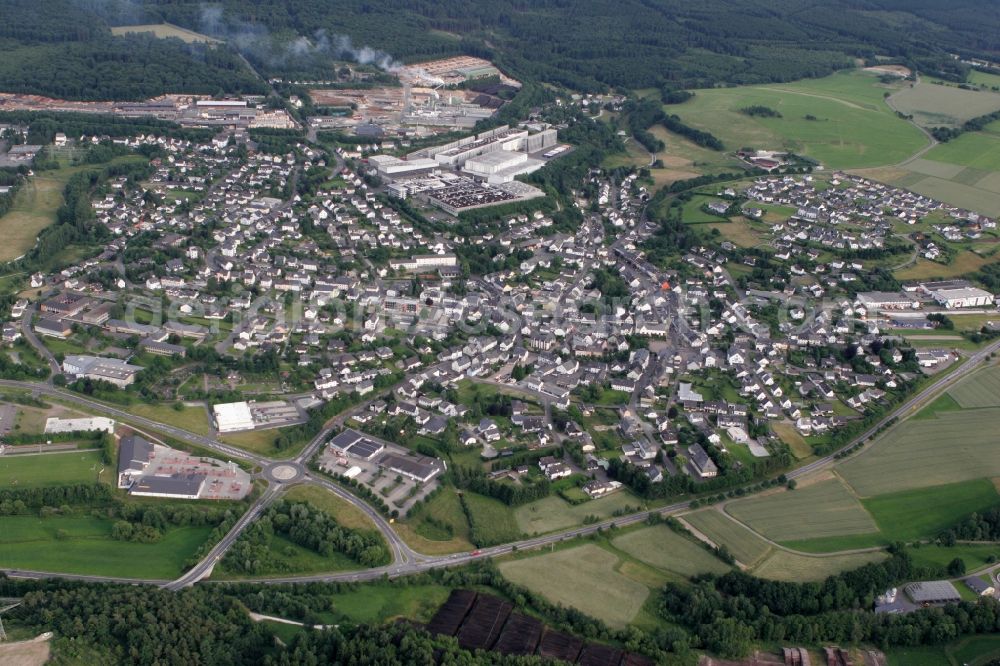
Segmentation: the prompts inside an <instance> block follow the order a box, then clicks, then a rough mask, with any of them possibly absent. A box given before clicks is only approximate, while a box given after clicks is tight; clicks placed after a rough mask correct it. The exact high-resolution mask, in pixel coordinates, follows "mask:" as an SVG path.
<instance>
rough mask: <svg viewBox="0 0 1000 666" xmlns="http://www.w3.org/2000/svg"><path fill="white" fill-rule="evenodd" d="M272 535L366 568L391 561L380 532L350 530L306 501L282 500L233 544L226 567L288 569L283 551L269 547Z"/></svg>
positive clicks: (249, 571) (249, 570)
mask: <svg viewBox="0 0 1000 666" xmlns="http://www.w3.org/2000/svg"><path fill="white" fill-rule="evenodd" d="M272 534H280V535H281V536H283V537H285V538H287V539H288V540H290V541H291V542H293V543H295V544H297V545H299V546H302V547H303V548H306V549H308V550H311V551H313V552H314V553H317V554H319V555H321V556H323V557H331V556H333V555H334V554H335V553H340V554H342V555H345V556H347V557H348V558H350V559H351V560H353V561H355V562H357V563H358V564H360V565H362V566H364V567H369V568H370V567H376V566H380V565H383V564H387V563H388V562H389V551H388V549H387V548H386V546H385V542H384V541H383V540H382V537H381V536H380V535H379V534H378V532H375V531H371V530H352V529H348V528H346V527H343V526H342V525H340V524H338V523H337V521H336V520H335V519H334V518H333V517H332V516H330V515H329V514H327V513H325V512H323V511H320V510H318V509H316V508H315V507H313V506H311V505H310V504H308V503H306V502H289V501H285V500H280V501H278V502H275V503H274V504H272V505H271V506H270V507H269V508H268V510H267V511H266V512H265V513H264V514H263V515H262V516H261V517H260V518H259V519H258V520H257V521H256V522H254V524H253V525H251V526H250V527H249V528H248V529H247V530H246V531H245V532H244V533H243V534H242V535H241V536H240V538H239V539H238V540H237V541H236V543H235V544H233V547H232V548H231V549H230V551H229V552H228V553H226V556H225V558H223V564H224V566H225V567H226V568H228V569H230V570H232V571H236V572H239V573H246V574H255V573H261V572H264V571H287V570H288V565H287V564H286V563H285V562H284V560H283V559H282V557H281V556H280V554H279V553H276V552H273V551H272V549H271V548H270V547H269V546H270V538H269V537H270V535H272Z"/></svg>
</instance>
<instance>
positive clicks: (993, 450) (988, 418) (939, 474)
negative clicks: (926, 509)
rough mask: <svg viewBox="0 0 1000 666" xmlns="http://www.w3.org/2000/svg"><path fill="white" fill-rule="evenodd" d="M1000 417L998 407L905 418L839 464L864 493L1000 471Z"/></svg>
mask: <svg viewBox="0 0 1000 666" xmlns="http://www.w3.org/2000/svg"><path fill="white" fill-rule="evenodd" d="M998 423H1000V408H996V407H993V408H985V409H971V410H970V409H965V410H960V411H952V412H945V413H940V414H938V415H937V417H936V418H933V419H920V420H915V421H913V420H911V421H906V422H904V423H903V424H901V425H899V426H898V427H895V428H893V429H892V430H890V431H889V432H888V433H886V434H885V435H883V436H882V437H881V438H880V439H879V440H878V441H877V442H875V443H873V444H871V445H869V447H868V448H866V449H864V450H863V451H862V452H861V453H860V454H858V455H856V456H854V457H852V458H849V459H848V460H847V461H845V462H844V463H842V464H841V465H840V467H839V468H838V470H839V473H840V475H841V476H842V477H843V478H844V480H845V481H847V483H848V484H850V486H851V487H852V488H854V490H855V491H856V492H857V494H858V495H860V496H862V497H874V496H875V495H883V494H886V493H892V492H898V491H902V490H911V489H914V488H924V487H927V486H936V485H942V484H946V483H957V482H959V481H968V480H971V479H980V478H983V477H996V476H1000V455H997V424H998Z"/></svg>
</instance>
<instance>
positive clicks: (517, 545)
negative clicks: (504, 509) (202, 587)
mask: <svg viewBox="0 0 1000 666" xmlns="http://www.w3.org/2000/svg"><path fill="white" fill-rule="evenodd" d="M997 351H1000V340H998V341H996V342H993V343H991V344H990V345H988V346H986V347H984V348H983V349H981V350H979V351H977V352H975V353H974V354H972V355H971V356H970V357H969V358H968V359H966V361H965V362H964V363H963V364H962V365H961V366H959V367H958V368H956V369H953V370H952V371H951V372H948V373H947V374H944V375H943V376H942V377H940V378H939V379H936V380H935V381H933V382H931V383H930V384H929V385H927V386H926V387H924V388H923V389H921V390H920V391H919V392H918V393H917V394H915V395H914V396H912V397H911V398H909V399H908V400H907V401H906V402H904V403H903V404H902V405H900V406H898V407H896V408H895V409H894V410H892V411H891V412H890V413H888V414H887V415H886V416H884V417H883V418H882V419H880V420H879V421H878V422H876V423H874V424H873V425H872V426H871V427H870V428H868V429H867V430H865V431H864V432H863V433H861V434H860V435H858V436H857V437H855V438H854V439H853V440H852V441H850V442H849V443H847V444H846V445H845V446H844V447H843V448H841V449H840V450H839V451H837V452H834V453H832V454H830V455H828V456H825V457H823V458H819V459H817V460H815V461H813V462H811V463H809V464H807V465H803V466H802V467H799V468H797V469H794V470H792V471H790V472H788V473H787V475H786V476H787V477H788V478H789V479H795V478H800V477H803V476H806V475H808V474H812V473H814V472H817V471H819V470H821V469H823V468H826V467H828V466H830V465H832V464H833V463H834V462H835V460H836V459H837V454H838V453H840V452H842V451H845V450H847V449H850V448H852V447H854V446H855V445H857V444H859V443H862V442H865V441H867V440H868V439H869V438H870V437H873V436H874V435H875V434H877V433H878V432H879V431H880V430H881V429H882V428H883V427H885V426H887V425H889V424H890V422H894V419H899V420H902V419H906V418H907V417H910V416H912V415H913V414H915V413H916V412H917V410H919V409H920V408H921V407H923V406H924V405H926V404H927V403H929V402H930V401H931V400H933V399H934V398H936V397H937V396H938V395H940V394H941V393H942V392H943V391H944V390H945V389H947V388H948V387H950V386H952V385H953V384H954V383H955V382H957V381H959V380H961V379H963V378H965V377H967V376H968V375H969V374H971V373H972V372H974V371H975V370H976V369H978V368H979V367H980V366H981V365H982V364H983V363H984V362H985V361H987V360H988V359H989V357H990V355H991V354H993V353H995V352H997ZM0 386H6V387H10V388H17V389H24V390H29V391H32V392H34V393H36V394H38V395H46V396H50V397H53V398H58V399H59V400H62V401H66V402H71V403H75V404H78V405H80V406H82V407H86V408H87V409H89V410H92V411H95V412H99V413H104V414H109V415H111V416H115V417H118V418H120V419H122V420H125V421H127V422H132V423H137V424H139V425H141V426H143V427H146V428H149V429H151V430H154V431H158V432H162V433H165V434H167V435H170V436H171V437H175V438H177V439H179V440H181V441H185V442H189V443H192V444H195V445H197V446H201V447H204V448H207V449H210V450H213V451H217V452H219V453H222V454H224V455H227V456H229V457H232V458H235V459H240V460H246V461H250V462H253V463H255V464H257V465H259V466H261V467H262V468H268V467H271V466H274V465H276V464H283V465H292V466H294V467H295V468H296V469H297V470H298V473H297V474H296V476H295V477H294V481H292V482H291V484H295V483H309V484H314V485H317V486H320V487H322V488H325V489H326V490H328V491H330V492H332V493H334V494H336V495H337V496H338V497H340V498H341V499H343V500H345V501H347V502H350V503H351V504H353V505H354V506H356V507H358V508H359V509H361V510H362V511H363V512H364V513H365V515H367V516H368V517H369V518H371V520H372V521H373V522H374V523H375V525H376V527H378V529H379V531H380V532H381V533H382V535H383V536H384V538H385V540H386V543H387V544H388V545H389V549H390V552H391V555H392V562H391V563H390V564H388V565H386V566H382V567H377V568H373V569H366V570H362V571H355V572H349V573H337V574H317V575H304V576H272V577H266V578H257V579H250V580H252V581H256V582H260V583H270V584H277V583H293V582H316V581H344V582H350V581H366V580H375V579H378V578H382V577H383V576H388V577H390V578H395V577H399V576H405V575H408V574H414V573H419V572H422V571H428V570H430V569H434V568H440V567H450V566H456V565H460V564H464V563H467V562H471V561H475V560H477V559H481V558H485V557H494V556H499V555H504V554H507V553H511V552H514V551H519V550H530V549H535V548H540V547H543V546H547V545H550V544H555V543H558V542H560V541H564V540H566V539H572V538H575V537H580V536H586V535H589V534H593V533H595V532H597V531H599V530H604V529H607V528H609V527H612V526H615V527H624V526H627V525H633V524H636V523H641V522H643V521H645V520H647V519H648V518H649V517H650V516H652V515H668V514H672V513H677V512H680V511H684V510H686V509H689V508H690V506H691V502H690V501H683V502H676V503H674V504H670V505H667V506H662V507H657V508H655V509H650V510H646V511H640V512H636V513H633V514H630V515H627V516H621V517H617V518H614V519H611V520H605V521H602V522H599V523H594V524H591V525H587V526H583V527H577V528H573V529H569V530H564V531H561V532H556V533H553V534H548V535H544V536H539V537H533V538H530V539H524V540H521V541H516V542H512V543H508V544H503V545H500V546H494V547H492V548H484V549H482V550H475V551H471V552H464V553H456V554H452V555H440V556H428V555H421V554H420V553H417V552H415V551H414V550H413V549H411V548H410V547H409V546H408V545H407V544H406V543H405V542H403V540H402V539H401V538H400V537H399V535H398V534H397V533H396V531H395V530H393V528H392V526H391V525H390V524H389V522H388V521H386V520H385V518H384V517H383V516H382V515H381V514H380V513H379V512H378V511H376V510H375V509H374V508H373V507H371V506H370V505H369V504H367V503H366V502H364V501H362V500H361V499H360V498H358V497H357V496H355V495H354V494H352V493H350V492H348V491H347V490H345V489H344V488H341V487H340V486H339V485H337V484H336V483H334V482H333V481H330V480H328V479H326V478H324V477H321V476H319V475H314V474H311V473H310V472H309V471H308V470H307V469H306V468H305V465H306V463H308V461H309V460H310V459H311V457H312V456H313V455H314V454H315V452H316V451H317V450H318V449H319V448H320V446H322V444H323V442H324V441H325V440H326V438H327V437H329V435H330V433H331V432H332V431H333V430H334V429H335V428H336V427H338V426H339V425H341V424H342V423H343V421H344V418H345V415H346V413H345V414H344V415H341V416H339V417H337V418H335V419H333V420H332V421H331V422H330V423H329V424H328V426H327V427H326V428H324V429H323V431H322V432H320V433H319V434H318V435H317V436H316V437H315V438H314V439H313V440H312V441H311V442H310V443H309V444H308V445H307V446H306V447H305V449H303V451H302V452H301V453H300V454H299V455H298V456H297V457H296V458H294V459H292V460H290V461H274V460H271V459H269V458H264V457H262V456H259V455H255V454H252V453H248V452H246V451H243V450H241V449H237V448H234V447H232V446H229V445H227V444H224V443H222V442H219V441H217V440H215V439H212V438H211V437H205V436H203V435H198V434H195V433H191V432H188V431H186V430H183V429H181V428H177V427H175V426H172V425H170V424H165V423H159V422H157V421H153V420H152V419H147V418H141V417H137V416H134V415H132V414H129V413H128V412H126V411H124V410H121V409H118V408H116V407H112V406H109V405H106V404H104V403H100V402H97V401H95V400H91V399H89V398H86V397H85V396H81V395H77V394H75V393H72V392H70V391H66V390H63V389H59V388H55V387H52V386H51V385H48V384H43V383H36V382H22V381H12V380H0ZM361 407H362V405H359V406H355V407H354V408H352V409H351V410H350V412H348V413H353V412H356V411H357V410H358V409H359V408H361ZM291 484H286V483H282V482H281V481H275V480H274V479H271V483H270V484H269V485H268V488H267V489H266V490H265V491H264V492H263V493H261V495H260V496H259V497H257V499H256V500H255V501H254V502H253V504H252V505H251V506H250V508H249V510H248V511H247V512H246V513H245V514H244V515H243V516H242V517H241V518H240V519H239V520H238V521H237V522H236V523H235V524H234V525H233V527H232V528H231V529H230V530H229V532H227V534H226V535H225V536H224V537H223V538H222V540H220V541H219V542H218V543H217V544H216V545H215V546H214V547H213V548H212V550H211V551H210V552H209V553H208V555H206V556H205V557H204V558H203V559H202V560H201V561H200V562H199V563H198V564H196V565H195V566H194V567H192V568H191V569H190V570H188V571H187V572H186V573H185V574H184V575H183V576H181V577H180V578H178V579H177V580H174V581H165V580H159V579H141V580H140V579H132V578H114V577H104V576H82V575H71V574H62V573H55V572H44V571H28V570H23V569H0V571H3V572H5V573H6V574H7V575H9V576H13V577H20V578H57V577H61V578H71V579H75V580H85V581H92V582H122V583H145V584H150V585H158V586H161V587H164V588H166V589H169V590H179V589H181V588H183V587H187V586H189V585H192V584H194V583H196V582H198V581H200V580H203V579H205V578H207V577H208V576H209V575H210V574H211V572H212V569H213V567H214V566H215V564H216V563H217V562H218V561H219V560H220V559H222V557H223V556H224V555H225V553H226V552H227V551H228V550H229V548H230V547H231V546H232V545H233V543H235V542H236V540H237V539H238V538H239V535H240V534H241V533H242V531H243V530H244V529H246V528H247V526H249V525H251V524H253V522H254V520H256V519H257V517H259V516H260V515H261V513H263V512H264V510H265V509H266V508H267V506H268V505H269V504H270V503H271V502H273V501H274V500H275V499H277V498H278V497H280V496H281V494H282V493H283V491H284V490H286V489H287V488H288V487H289V485H291Z"/></svg>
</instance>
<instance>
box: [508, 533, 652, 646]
mask: <svg viewBox="0 0 1000 666" xmlns="http://www.w3.org/2000/svg"><path fill="white" fill-rule="evenodd" d="M620 563H621V560H620V558H619V557H618V556H617V555H615V554H614V553H611V552H609V551H607V550H604V549H603V548H601V547H599V546H595V545H593V544H585V545H582V546H576V547H573V548H567V549H565V550H560V551H557V552H553V553H548V554H545V555H538V556H534V557H526V558H524V559H520V560H514V561H511V562H502V563H500V564H499V569H500V572H501V573H502V574H503V575H504V576H506V577H507V578H509V579H510V580H511V581H513V582H514V583H517V584H518V585H523V586H525V587H528V588H530V589H531V590H532V591H534V592H537V593H539V594H541V595H542V596H544V597H545V598H547V599H548V600H549V601H552V602H554V603H558V604H563V605H564V606H572V607H573V608H576V609H578V610H580V611H582V612H584V613H586V614H587V615H590V616H592V617H595V618H597V619H599V620H603V621H604V622H606V623H607V624H608V625H610V626H612V627H618V628H621V627H624V626H625V625H626V624H628V623H629V622H630V621H631V620H632V618H634V617H635V616H636V614H637V613H638V612H639V609H641V608H642V605H643V604H644V603H645V602H646V598H647V597H648V596H649V588H647V587H646V586H645V585H643V584H642V583H639V582H636V581H634V580H632V579H631V578H628V577H626V576H624V575H622V574H621V573H619V572H618V571H617V569H618V567H619V565H620Z"/></svg>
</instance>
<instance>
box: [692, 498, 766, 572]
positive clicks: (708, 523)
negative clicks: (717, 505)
mask: <svg viewBox="0 0 1000 666" xmlns="http://www.w3.org/2000/svg"><path fill="white" fill-rule="evenodd" d="M683 518H684V521H685V522H687V523H689V524H690V525H691V526H692V527H694V528H695V529H696V530H698V531H699V532H701V533H702V534H704V535H705V536H707V537H708V538H709V539H711V540H712V541H713V542H714V543H715V544H717V545H719V546H725V547H726V548H727V549H728V550H729V552H730V553H732V554H733V557H735V558H736V559H737V560H738V561H739V562H740V563H742V564H745V565H747V566H753V565H754V564H756V563H757V562H759V561H760V560H761V559H762V558H763V557H764V556H765V555H767V554H768V553H769V552H770V551H771V546H769V545H768V543H767V542H766V541H764V540H763V539H761V538H760V537H758V536H757V535H756V534H754V533H753V532H751V531H750V530H748V529H747V528H745V527H743V526H742V525H740V524H739V523H736V522H734V521H733V520H730V519H729V518H728V517H727V516H726V515H724V514H723V513H722V512H720V511H717V510H715V509H702V510H700V511H695V512H694V513H689V514H687V515H685V516H683Z"/></svg>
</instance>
